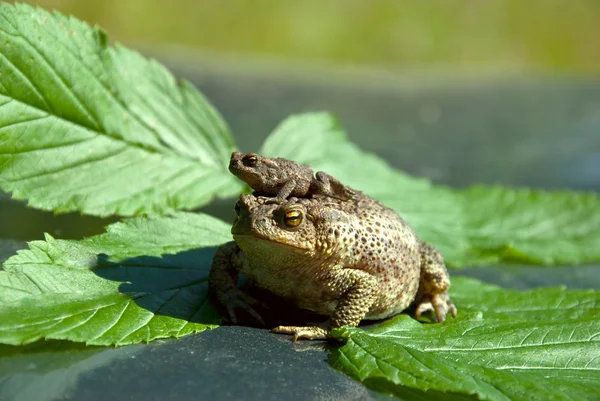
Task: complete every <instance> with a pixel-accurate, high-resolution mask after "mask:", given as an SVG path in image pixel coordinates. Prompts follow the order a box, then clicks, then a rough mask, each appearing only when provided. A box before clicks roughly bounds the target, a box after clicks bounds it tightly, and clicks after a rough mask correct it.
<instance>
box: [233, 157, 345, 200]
mask: <svg viewBox="0 0 600 401" xmlns="http://www.w3.org/2000/svg"><path fill="white" fill-rule="evenodd" d="M229 171H230V172H231V173H232V174H233V175H235V176H236V177H238V178H240V179H241V180H243V181H245V182H246V183H247V184H248V185H250V186H251V187H252V189H254V191H256V193H257V194H260V195H273V196H275V197H274V198H272V199H269V200H268V203H281V202H284V201H285V200H286V199H287V198H288V197H290V196H297V197H307V196H311V195H327V196H331V197H333V198H338V199H342V200H348V199H351V198H352V197H353V196H354V195H355V191H354V190H352V188H350V187H347V186H345V185H344V184H342V183H341V182H339V181H338V180H336V179H335V178H334V177H332V176H330V175H329V174H327V173H324V172H323V171H318V172H317V173H316V175H315V176H313V169H312V168H310V167H309V166H305V165H302V164H299V163H296V162H295V161H292V160H288V159H284V158H281V157H277V158H273V159H269V158H266V157H263V156H261V155H258V154H256V153H248V154H244V153H242V152H233V153H232V154H231V159H230V161H229Z"/></svg>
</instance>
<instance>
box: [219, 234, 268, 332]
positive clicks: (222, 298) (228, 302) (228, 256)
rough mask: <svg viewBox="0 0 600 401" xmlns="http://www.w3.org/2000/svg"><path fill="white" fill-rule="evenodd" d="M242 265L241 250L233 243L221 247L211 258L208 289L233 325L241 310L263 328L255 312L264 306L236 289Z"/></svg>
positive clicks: (260, 318)
mask: <svg viewBox="0 0 600 401" xmlns="http://www.w3.org/2000/svg"><path fill="white" fill-rule="evenodd" d="M242 263H244V260H243V258H242V254H241V250H240V248H239V247H238V246H237V244H236V243H235V242H233V241H232V242H228V243H226V244H223V245H221V246H220V247H219V249H218V250H217V253H215V256H214V258H213V262H212V266H211V268H210V273H209V275H208V288H209V290H210V292H211V293H212V294H213V295H214V296H215V297H216V298H217V300H218V301H219V303H220V304H221V305H222V306H223V307H225V309H226V310H227V314H228V316H229V319H230V320H231V321H232V322H233V323H234V324H237V323H238V316H237V313H236V312H237V311H239V310H243V311H245V312H246V313H247V314H248V315H250V316H251V317H252V318H253V319H254V320H255V321H256V322H258V323H260V324H261V325H263V326H264V320H263V318H262V316H261V315H260V314H259V313H258V312H257V311H256V310H257V309H260V308H264V305H262V304H261V303H260V302H259V301H257V300H256V299H254V298H252V297H251V296H249V295H248V294H246V293H245V292H243V291H242V290H240V289H239V288H238V287H237V277H238V270H239V267H240V265H241V264H242Z"/></svg>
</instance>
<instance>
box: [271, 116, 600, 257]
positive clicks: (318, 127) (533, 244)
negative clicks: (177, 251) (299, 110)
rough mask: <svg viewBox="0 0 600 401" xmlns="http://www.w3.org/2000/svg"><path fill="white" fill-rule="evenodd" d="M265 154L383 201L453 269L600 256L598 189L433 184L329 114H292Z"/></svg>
mask: <svg viewBox="0 0 600 401" xmlns="http://www.w3.org/2000/svg"><path fill="white" fill-rule="evenodd" d="M261 152H262V153H263V154H265V155H270V156H277V157H287V158H290V159H292V160H296V161H298V162H301V163H304V164H309V165H311V166H313V167H314V168H315V169H316V170H323V171H326V172H327V173H330V174H331V175H333V176H334V177H336V178H338V179H339V180H340V181H342V182H343V183H345V184H347V185H350V186H352V187H354V188H356V189H360V190H362V191H364V192H365V193H367V194H368V195H370V196H372V197H374V198H376V199H378V200H380V201H381V202H382V203H384V204H385V205H387V206H389V207H391V208H393V209H395V210H396V211H397V212H398V213H399V214H400V215H401V216H402V217H403V218H404V219H406V221H408V223H409V224H410V225H411V226H412V227H413V228H414V229H415V230H416V232H417V234H418V235H419V236H420V237H421V238H422V239H424V240H425V241H428V242H429V243H431V244H433V245H435V246H437V247H438V248H439V249H440V251H441V252H442V254H443V255H444V258H445V260H446V262H447V263H448V264H449V265H451V266H454V267H459V266H465V265H484V264H492V263H499V262H517V263H528V264H546V265H550V264H571V263H585V262H592V261H598V260H600V198H599V196H598V194H593V193H581V192H569V191H562V192H561V191H548V192H545V191H535V190H530V189H508V188H501V187H483V186H476V187H472V188H468V189H466V190H457V189H452V188H449V187H445V186H441V185H433V184H432V183H430V182H429V181H427V180H423V179H418V178H414V177H411V176H409V175H407V174H404V173H402V172H400V171H398V170H395V169H393V168H392V167H390V166H389V165H388V164H387V163H386V162H384V161H383V160H381V159H379V158H378V157H376V156H374V155H372V154H369V153H366V152H363V151H362V150H360V149H359V148H358V147H357V146H356V145H354V144H353V143H351V142H350V141H348V139H347V137H346V134H345V133H344V131H343V130H342V128H341V127H340V126H339V124H338V122H337V121H336V120H335V119H334V118H333V117H332V116H331V115H329V114H326V113H316V114H304V115H297V116H292V117H290V118H288V119H287V120H285V121H284V122H282V123H281V124H280V126H279V127H277V129H276V130H275V131H274V132H273V133H272V134H271V136H269V138H268V139H267V141H266V143H265V144H264V146H263V148H262V150H261Z"/></svg>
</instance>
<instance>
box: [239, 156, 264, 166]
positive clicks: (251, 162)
mask: <svg viewBox="0 0 600 401" xmlns="http://www.w3.org/2000/svg"><path fill="white" fill-rule="evenodd" d="M243 161H244V165H245V166H247V167H256V166H258V165H259V164H260V159H259V158H258V155H257V154H254V153H250V154H248V155H246V156H244V159H243Z"/></svg>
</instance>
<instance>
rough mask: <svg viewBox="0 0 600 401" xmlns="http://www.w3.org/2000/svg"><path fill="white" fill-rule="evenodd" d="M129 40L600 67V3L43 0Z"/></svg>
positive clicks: (349, 59) (461, 63)
mask: <svg viewBox="0 0 600 401" xmlns="http://www.w3.org/2000/svg"><path fill="white" fill-rule="evenodd" d="M29 3H31V4H38V5H40V6H41V7H44V8H46V9H56V10H59V11H61V12H63V13H67V14H72V15H75V16H76V17H78V18H80V19H83V20H85V21H88V22H90V23H92V24H98V25H100V26H102V27H104V28H105V29H106V30H107V31H108V32H109V33H110V35H111V37H112V38H114V39H116V40H119V41H122V42H124V43H128V44H133V43H140V42H146V43H152V44H179V45H184V46H188V47H191V48H196V49H202V50H216V51H224V52H232V53H235V54H240V53H242V54H249V55H257V56H268V57H274V58H283V59H289V60H302V61H308V62H317V63H324V64H329V63H332V64H334V65H336V64H342V65H354V66H364V67H370V68H376V69H382V70H390V71H397V70H403V69H406V68H408V69H415V68H417V69H418V68H444V69H453V70H460V71H464V72H477V73H481V71H493V72H503V71H518V72H533V73H540V72H541V73H548V72H550V73H556V72H560V73H565V72H566V73H574V74H595V73H598V72H600V2H599V1H597V0H577V1H567V0H529V1H523V0H485V1H483V0H461V1H444V0H412V1H398V0H326V1H319V0H303V1H296V0H272V1H268V0H221V1H215V0H169V1H167V0H101V1H93V0H92V1H83V0H37V1H29Z"/></svg>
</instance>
